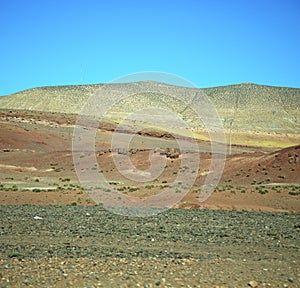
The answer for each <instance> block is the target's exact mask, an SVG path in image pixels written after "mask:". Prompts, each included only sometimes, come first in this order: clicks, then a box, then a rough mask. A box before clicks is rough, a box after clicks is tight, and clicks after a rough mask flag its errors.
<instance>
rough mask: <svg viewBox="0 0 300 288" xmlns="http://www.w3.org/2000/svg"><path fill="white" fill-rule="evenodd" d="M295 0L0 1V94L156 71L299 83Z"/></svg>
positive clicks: (299, 10)
mask: <svg viewBox="0 0 300 288" xmlns="http://www.w3.org/2000/svg"><path fill="white" fill-rule="evenodd" d="M299 3H300V1H298V0H294V1H292V0H285V1H283V0H279V1H278V0H249V1H248V0H223V1H222V0H206V1H201V0H194V1H193V0H181V1H179V0H172V1H168V0H151V1H148V0H144V1H143V0H140V1H137V0H127V1H125V0H124V1H121V0H119V1H117V0H110V1H101V0H100V1H91V0H86V1H76V0H73V1H68V0H64V1H57V0H51V1H50V0H26V1H24V0H0V29H1V30H0V31H1V38H0V39H1V46H0V47H1V48H0V49H1V54H0V55H1V56H0V60H1V62H0V63H1V66H0V79H1V81H0V83H1V84H0V95H6V94H10V93H14V92H17V91H20V90H24V89H28V88H33V87H38V86H48V85H68V84H88V83H106V82H110V81H112V80H114V79H116V78H118V77H121V76H123V75H126V74H130V73H135V72H143V71H159V72H167V73H172V74H176V75H178V76H181V77H183V78H185V79H187V80H189V81H191V82H192V83H194V84H195V85H196V86H197V87H212V86H220V85H227V84H236V83H243V82H254V83H258V84H266V85H276V86H288V87H298V88H300V52H299V51H300V4H299Z"/></svg>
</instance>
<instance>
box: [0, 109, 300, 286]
mask: <svg viewBox="0 0 300 288" xmlns="http://www.w3.org/2000/svg"><path fill="white" fill-rule="evenodd" d="M75 120H76V115H73V114H62V113H50V112H49V113H46V112H43V113H42V112H33V111H21V110H20V111H18V110H1V111H0V159H1V161H0V190H1V191H0V215H1V238H0V239H1V240H0V245H1V252H0V254H1V257H0V276H1V278H0V280H1V285H2V287H300V270H299V256H300V254H299V240H300V236H299V232H300V230H299V228H300V226H299V225H300V224H299V223H300V217H299V212H300V176H299V175H300V159H299V157H300V145H299V143H300V139H299V136H298V135H296V134H272V133H269V134H268V133H256V134H253V133H252V134H249V133H245V132H239V131H234V132H232V143H233V146H232V153H231V155H227V156H226V163H225V168H224V171H223V174H222V177H221V179H220V181H219V183H218V185H217V187H215V189H214V192H213V193H212V195H211V196H210V197H209V198H208V199H207V200H205V201H203V202H201V201H199V193H200V191H201V187H202V186H203V184H204V182H205V179H206V176H207V175H208V172H209V169H210V163H211V153H210V152H209V148H210V144H209V143H208V142H207V141H205V140H203V139H205V133H204V132H203V135H202V131H201V130H199V131H197V133H198V135H199V137H198V142H197V143H198V145H199V147H200V153H198V154H197V156H195V157H199V158H200V163H201V165H200V167H199V170H198V171H194V172H193V173H196V174H197V178H196V181H195V183H194V185H193V187H192V188H191V189H190V190H189V191H188V193H186V194H185V195H184V197H183V199H181V201H179V202H178V203H176V204H175V205H174V207H172V208H171V209H169V210H167V211H166V212H164V213H161V214H158V215H156V216H152V217H148V218H147V217H146V218H141V217H128V216H122V215H114V214H113V213H110V212H108V211H107V210H106V209H104V208H103V206H102V205H101V203H95V201H94V200H93V198H92V197H90V195H89V194H88V193H86V191H85V189H84V187H82V185H81V183H80V182H79V181H78V177H77V175H76V169H75V167H74V163H73V158H72V137H73V128H74V123H75ZM113 132H114V123H113V122H106V123H101V125H100V126H99V129H98V131H97V135H96V141H95V151H96V159H97V162H98V165H99V169H101V170H100V171H99V172H100V173H103V175H105V178H106V179H108V181H109V183H110V184H111V185H113V186H114V188H115V189H116V190H117V191H119V192H120V193H124V194H126V195H130V196H132V197H149V196H151V195H156V194H159V192H160V190H161V189H162V188H164V187H166V186H168V185H170V184H171V183H172V182H173V181H174V179H175V177H176V175H177V173H178V169H179V167H180V161H181V156H182V155H180V153H179V154H178V153H177V151H178V146H177V144H176V141H175V140H174V138H173V137H172V135H169V134H168V133H166V132H161V131H152V130H144V131H142V132H141V133H139V134H138V135H135V137H134V138H133V141H132V147H131V148H132V153H130V158H131V161H132V163H133V164H134V165H135V167H136V168H138V169H140V170H145V169H148V168H149V165H150V163H149V151H151V150H152V149H154V148H155V147H158V146H159V147H164V148H165V150H164V151H167V153H166V154H165V157H166V166H165V170H164V172H163V173H162V175H161V176H159V178H158V179H156V180H155V181H153V182H151V183H139V184H136V183H134V182H133V181H132V180H128V179H126V177H124V176H122V175H120V173H119V172H118V169H117V168H116V166H115V163H114V161H113V160H112V157H111V156H112V153H114V151H111V139H112V134H113ZM226 133H227V134H226V137H227V138H228V137H229V134H228V131H226ZM201 135H202V136H203V137H201ZM259 143H263V145H259ZM226 149H227V151H228V149H229V147H226ZM168 151H169V152H170V153H169V154H168ZM80 153H81V154H82V155H80V157H82V158H84V157H87V156H88V154H89V153H93V152H90V151H81V152H80ZM95 169H98V168H95ZM86 172H87V173H89V171H86ZM178 189H179V190H180V191H181V192H182V191H184V189H185V188H184V187H181V186H179V187H178Z"/></svg>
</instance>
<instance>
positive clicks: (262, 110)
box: [0, 81, 300, 134]
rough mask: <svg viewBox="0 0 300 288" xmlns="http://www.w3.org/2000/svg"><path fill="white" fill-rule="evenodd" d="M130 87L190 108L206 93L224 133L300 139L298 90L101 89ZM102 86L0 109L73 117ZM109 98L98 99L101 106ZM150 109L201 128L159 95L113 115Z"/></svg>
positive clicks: (132, 100) (46, 90) (133, 101)
mask: <svg viewBox="0 0 300 288" xmlns="http://www.w3.org/2000/svg"><path fill="white" fill-rule="evenodd" d="M149 83H150V84H149ZM132 85H139V87H140V90H141V91H148V90H147V89H149V87H153V89H156V90H157V89H160V87H161V88H165V87H170V89H171V90H170V91H180V92H179V93H182V94H186V95H188V96H187V97H190V95H195V96H194V97H190V99H186V100H187V101H188V102H189V103H191V104H190V107H194V106H195V105H198V104H199V103H201V100H202V94H201V93H203V92H204V93H205V94H206V95H207V96H208V98H209V99H210V100H211V102H212V103H213V105H214V106H215V107H216V109H217V111H218V113H219V115H220V118H221V120H222V122H223V125H224V126H225V128H229V127H230V125H231V128H232V129H233V131H240V132H243V131H255V132H265V133H291V134H300V110H299V107H300V89H298V88H286V87H273V86H263V85H256V84H252V83H244V84H238V85H230V86H221V87H214V88H205V89H196V88H183V87H176V86H169V85H166V84H162V83H157V82H148V81H145V82H138V83H133V84H132V83H125V84H109V85H105V86H106V87H107V93H108V94H107V95H108V96H107V99H108V98H109V97H110V95H111V94H110V92H109V90H110V89H111V90H119V91H128V90H130V89H131V87H132ZM149 85H150V86H149ZM101 86H102V85H101V84H95V85H72V86H49V87H40V88H34V89H29V90H25V91H21V92H18V93H15V94H12V95H8V96H4V97H0V108H1V109H19V110H31V111H42V112H43V111H44V112H46V111H47V112H64V113H75V114H76V113H79V111H80V110H81V108H82V107H83V105H84V104H85V103H86V101H87V100H88V99H89V97H90V96H92V95H93V94H94V92H95V91H96V90H97V89H98V88H99V87H101ZM144 87H146V88H145V89H144ZM147 87H148V88H147ZM143 89H144V90H143ZM176 93H177V92H176ZM107 99H101V101H106V100H107ZM149 106H154V107H161V108H166V109H169V108H170V107H172V110H173V111H174V112H175V113H177V114H181V115H182V118H183V119H185V120H187V121H188V122H189V123H190V125H191V126H194V127H203V123H202V122H201V121H199V119H198V118H197V116H196V114H195V113H194V112H193V111H192V110H191V109H187V107H186V105H185V104H184V103H181V102H179V101H177V100H174V99H172V98H171V97H169V96H167V95H165V94H160V93H148V92H144V93H139V94H138V95H133V96H131V97H129V98H128V99H126V100H125V101H122V102H121V103H120V104H119V105H117V106H116V107H114V109H113V111H112V112H113V113H112V115H113V116H114V117H115V118H118V113H121V114H120V115H122V114H123V113H129V112H132V111H135V110H137V109H141V108H145V107H149Z"/></svg>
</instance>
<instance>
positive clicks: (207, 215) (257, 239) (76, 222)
mask: <svg viewBox="0 0 300 288" xmlns="http://www.w3.org/2000/svg"><path fill="white" fill-rule="evenodd" d="M0 217H1V227H0V228H1V231H0V232H1V237H0V283H1V285H2V286H0V287H2V288H4V287H300V270H299V256H300V251H299V243H300V241H299V240H300V233H299V232H300V216H299V214H289V213H268V212H249V211H248V212H247V211H222V210H218V211H217V210H205V209H198V210H193V209H191V210H183V209H171V210H168V211H167V212H164V213H161V214H159V215H156V216H152V217H148V218H134V217H126V216H120V215H116V214H112V213H111V212H108V211H107V210H105V209H103V208H102V207H100V206H90V207H83V206H76V207H73V206H40V207H38V206H30V205H19V206H13V205H12V206H9V205H3V206H0Z"/></svg>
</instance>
